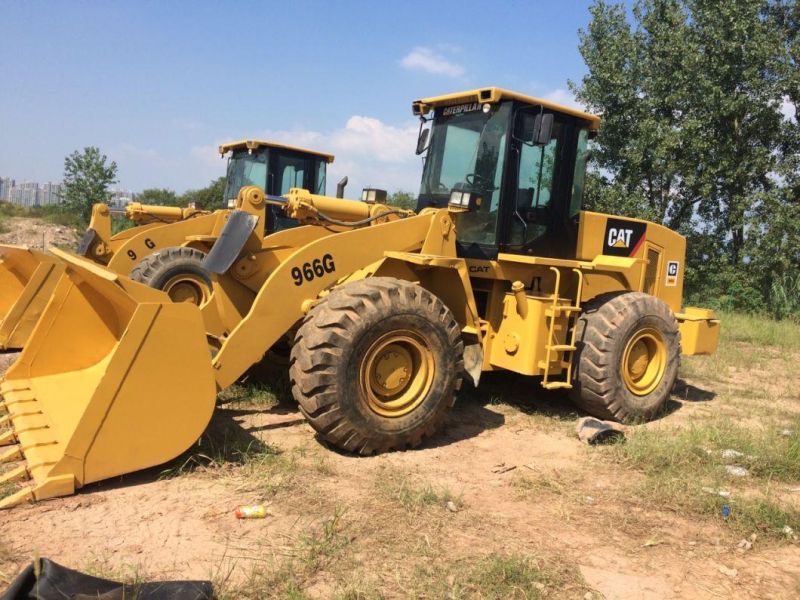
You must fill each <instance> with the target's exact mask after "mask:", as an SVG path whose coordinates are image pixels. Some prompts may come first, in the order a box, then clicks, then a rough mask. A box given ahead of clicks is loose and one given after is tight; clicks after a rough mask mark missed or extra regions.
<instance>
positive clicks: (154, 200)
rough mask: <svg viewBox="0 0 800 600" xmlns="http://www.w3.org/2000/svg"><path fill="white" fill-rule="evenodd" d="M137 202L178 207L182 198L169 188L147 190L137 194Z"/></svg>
mask: <svg viewBox="0 0 800 600" xmlns="http://www.w3.org/2000/svg"><path fill="white" fill-rule="evenodd" d="M136 201H137V202H141V203H142V204H156V205H159V206H178V204H179V202H180V198H179V196H178V194H176V193H175V192H174V191H173V190H169V189H167V188H147V189H144V190H142V191H141V192H139V193H138V194H136Z"/></svg>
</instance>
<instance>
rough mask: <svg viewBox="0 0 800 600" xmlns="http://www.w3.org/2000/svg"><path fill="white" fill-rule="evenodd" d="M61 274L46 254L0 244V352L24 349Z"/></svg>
mask: <svg viewBox="0 0 800 600" xmlns="http://www.w3.org/2000/svg"><path fill="white" fill-rule="evenodd" d="M63 272H64V266H63V265H62V264H61V263H60V262H59V261H58V260H57V259H56V258H55V257H53V256H51V255H49V254H45V253H44V252H39V251H38V250H32V249H30V248H25V247H22V246H6V245H0V350H16V349H19V348H23V347H24V346H25V342H26V341H27V340H28V337H29V336H30V334H31V331H33V328H34V326H35V325H36V322H37V321H38V320H39V317H40V316H41V314H42V312H43V311H44V307H45V306H46V305H47V302H48V300H50V296H51V295H52V293H53V290H54V289H55V287H56V283H57V282H58V279H59V277H60V276H61V274H62V273H63Z"/></svg>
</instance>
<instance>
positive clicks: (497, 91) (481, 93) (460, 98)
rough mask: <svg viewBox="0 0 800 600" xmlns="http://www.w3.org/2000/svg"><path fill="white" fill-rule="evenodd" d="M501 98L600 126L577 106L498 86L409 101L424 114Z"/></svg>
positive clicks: (597, 127)
mask: <svg viewBox="0 0 800 600" xmlns="http://www.w3.org/2000/svg"><path fill="white" fill-rule="evenodd" d="M501 100H518V101H519V102H523V103H525V104H534V105H537V106H544V107H545V108H548V109H550V110H553V111H556V112H560V113H563V114H565V115H570V116H572V117H577V118H579V119H583V120H584V121H588V122H589V129H591V130H592V131H596V130H597V129H599V128H600V117H598V116H597V115H593V114H590V113H587V112H583V111H582V110H578V109H577V108H572V107H569V106H564V105H563V104H558V103H557V102H552V101H550V100H545V99H544V98H536V97H534V96H526V95H525V94H520V93H518V92H512V91H510V90H505V89H503V88H498V87H485V88H477V89H474V90H467V91H465V92H455V93H453V94H445V95H443V96H431V97H430V98H423V99H422V100H415V101H414V102H412V103H411V110H412V111H413V113H414V114H415V115H425V114H427V113H428V112H429V111H430V110H431V109H432V108H436V107H437V106H452V105H454V104H465V103H467V102H477V103H480V104H484V103H487V102H488V103H490V104H494V103H495V102H500V101H501Z"/></svg>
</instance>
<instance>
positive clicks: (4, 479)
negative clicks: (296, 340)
mask: <svg viewBox="0 0 800 600" xmlns="http://www.w3.org/2000/svg"><path fill="white" fill-rule="evenodd" d="M54 253H55V254H56V255H57V256H58V258H60V259H61V261H62V262H63V263H64V265H65V272H64V275H63V276H62V277H61V278H60V280H59V282H58V284H57V285H56V287H55V290H54V292H53V297H52V299H51V301H50V303H49V304H48V305H47V308H46V309H45V311H44V313H43V314H42V317H41V319H40V320H39V323H38V324H37V326H36V327H35V329H34V331H33V334H32V335H31V337H30V339H29V340H28V344H27V345H26V346H25V349H24V350H23V352H22V353H21V354H20V356H19V358H18V359H17V362H15V363H14V365H13V366H12V367H11V368H10V369H9V370H8V372H7V373H6V375H5V377H4V379H3V381H2V382H1V383H0V413H5V415H4V416H0V463H4V462H7V463H8V462H18V463H19V464H17V465H16V466H14V467H13V468H11V469H10V470H6V471H5V472H4V473H3V474H2V475H0V489H2V488H3V484H5V483H8V482H11V481H14V480H18V479H28V478H29V479H31V480H32V485H25V486H24V487H22V489H20V490H18V491H17V492H16V493H14V494H12V495H11V496H8V497H6V498H4V499H2V500H0V508H6V507H9V506H13V505H14V504H17V503H19V502H22V501H24V500H40V499H43V498H49V497H53V496H61V495H66V494H71V493H73V492H74V490H75V489H76V488H79V487H81V486H83V485H86V484H88V483H91V482H94V481H99V480H102V479H107V478H109V477H114V476H117V475H122V474H124V473H130V472H132V471H137V470H139V469H144V468H147V467H151V466H154V465H158V464H161V463H163V462H165V461H168V460H170V459H172V458H174V457H176V456H178V455H179V454H180V453H181V452H183V451H184V450H186V449H187V448H189V447H190V446H191V445H192V443H193V442H194V441H196V440H197V439H198V438H199V437H200V435H201V434H202V433H203V431H204V430H205V428H206V426H207V424H208V422H209V420H210V418H211V413H212V412H213V409H214V400H215V396H216V383H215V380H214V374H213V370H212V367H211V356H210V353H209V348H208V345H207V342H206V336H205V330H204V327H203V320H202V316H201V313H200V310H199V308H198V307H196V306H194V305H192V304H189V303H172V302H171V301H170V299H169V297H168V296H167V295H166V294H164V293H163V292H160V291H158V290H154V289H151V288H149V287H147V286H145V285H142V284H139V283H135V282H133V281H131V280H130V279H128V278H126V277H123V276H120V275H116V274H113V273H111V272H110V271H108V270H106V269H104V268H103V267H100V266H98V265H94V264H93V263H91V262H89V261H87V260H86V259H83V258H80V257H77V256H74V255H71V254H67V253H65V252H61V251H56V250H54ZM4 426H5V431H4ZM3 431H4V432H3ZM0 469H2V466H0Z"/></svg>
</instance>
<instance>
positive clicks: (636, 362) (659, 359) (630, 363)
mask: <svg viewBox="0 0 800 600" xmlns="http://www.w3.org/2000/svg"><path fill="white" fill-rule="evenodd" d="M666 369H667V345H666V343H665V342H664V336H663V335H661V332H660V331H658V330H657V329H651V328H647V329H641V330H639V331H637V332H636V333H635V334H634V335H633V336H632V337H631V339H630V340H628V343H627V344H626V345H625V352H624V353H623V354H622V365H621V369H620V370H621V371H622V379H623V381H624V382H625V387H627V388H628V390H629V391H630V392H631V393H632V394H636V395H637V396H646V395H647V394H649V393H651V392H652V391H653V390H655V389H656V388H657V387H658V385H659V384H660V383H661V380H662V379H663V378H664V371H666Z"/></svg>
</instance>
